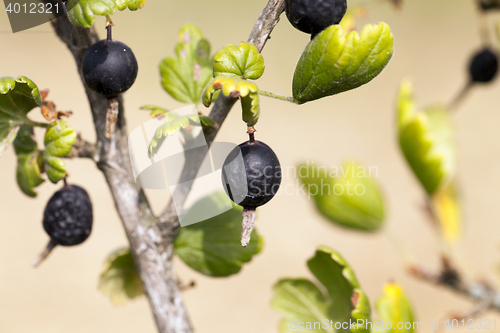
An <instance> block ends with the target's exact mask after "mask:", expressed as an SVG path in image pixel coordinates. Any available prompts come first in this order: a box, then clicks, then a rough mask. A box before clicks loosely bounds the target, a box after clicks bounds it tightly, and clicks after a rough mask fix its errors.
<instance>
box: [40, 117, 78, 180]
mask: <svg viewBox="0 0 500 333" xmlns="http://www.w3.org/2000/svg"><path fill="white" fill-rule="evenodd" d="M75 143H76V133H75V131H74V130H73V129H72V128H71V127H69V126H68V125H66V123H65V122H64V121H60V120H57V121H54V122H53V123H51V124H50V126H49V127H48V128H47V132H46V133H45V151H44V153H43V159H44V162H45V172H46V173H47V176H48V177H49V179H50V181H51V182H53V183H57V182H58V181H60V180H61V179H63V178H64V177H65V176H66V168H65V164H64V161H63V160H62V159H60V158H59V157H62V156H66V155H68V154H69V152H70V151H71V148H72V147H73V145H74V144H75Z"/></svg>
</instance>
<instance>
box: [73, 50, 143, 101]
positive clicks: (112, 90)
mask: <svg viewBox="0 0 500 333" xmlns="http://www.w3.org/2000/svg"><path fill="white" fill-rule="evenodd" d="M138 69H139V67H138V65H137V60H136V58H135V55H134V53H133V52H132V50H131V49H130V48H129V47H128V46H127V45H125V44H123V43H121V42H118V41H115V40H101V41H99V42H97V43H95V44H94V45H92V46H91V47H89V49H88V50H87V52H86V53H85V56H84V57H83V61H82V73H83V78H84V80H85V83H86V84H87V86H88V87H89V88H90V89H91V90H93V91H95V92H97V93H99V94H101V95H104V96H108V97H113V96H117V95H119V94H121V93H123V92H125V91H127V90H128V89H129V88H130V87H131V86H132V85H133V84H134V82H135V79H136V78H137V72H138Z"/></svg>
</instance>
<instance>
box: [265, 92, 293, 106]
mask: <svg viewBox="0 0 500 333" xmlns="http://www.w3.org/2000/svg"><path fill="white" fill-rule="evenodd" d="M258 94H259V95H261V96H266V97H271V98H274V99H279V100H280V101H286V102H290V103H294V104H300V103H299V101H298V100H296V99H295V98H293V97H291V96H284V95H280V94H275V93H272V92H269V91H264V90H259V91H258Z"/></svg>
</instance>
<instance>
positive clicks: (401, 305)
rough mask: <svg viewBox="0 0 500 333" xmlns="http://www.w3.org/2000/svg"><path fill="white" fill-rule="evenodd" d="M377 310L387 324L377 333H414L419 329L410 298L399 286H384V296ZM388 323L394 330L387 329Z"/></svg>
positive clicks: (378, 302) (376, 307)
mask: <svg viewBox="0 0 500 333" xmlns="http://www.w3.org/2000/svg"><path fill="white" fill-rule="evenodd" d="M375 309H376V310H377V312H378V314H379V315H380V318H381V319H382V320H383V321H384V323H386V325H385V326H384V328H382V329H380V330H376V332H377V333H413V332H415V329H416V328H418V327H417V323H415V321H414V317H413V311H412V309H411V305H410V302H409V300H408V297H407V296H406V294H405V292H404V291H403V288H401V286H399V285H398V284H395V283H388V284H386V285H385V286H384V295H383V296H382V297H381V298H380V299H379V300H378V301H377V303H376V305H375ZM388 323H391V325H390V327H392V328H390V329H389V328H387V326H388V325H387V324H388ZM420 328H422V325H420Z"/></svg>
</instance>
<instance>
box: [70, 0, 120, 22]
mask: <svg viewBox="0 0 500 333" xmlns="http://www.w3.org/2000/svg"><path fill="white" fill-rule="evenodd" d="M117 9H118V6H117V5H116V2H115V1H114V0H69V1H68V18H69V20H70V21H71V23H73V24H74V25H76V26H79V27H84V28H90V27H92V25H93V24H94V22H95V16H96V15H99V16H106V15H113V14H114V13H115V12H116V10H117Z"/></svg>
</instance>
